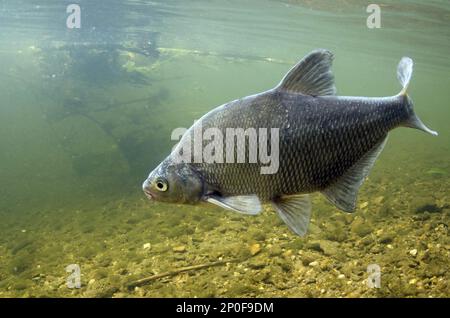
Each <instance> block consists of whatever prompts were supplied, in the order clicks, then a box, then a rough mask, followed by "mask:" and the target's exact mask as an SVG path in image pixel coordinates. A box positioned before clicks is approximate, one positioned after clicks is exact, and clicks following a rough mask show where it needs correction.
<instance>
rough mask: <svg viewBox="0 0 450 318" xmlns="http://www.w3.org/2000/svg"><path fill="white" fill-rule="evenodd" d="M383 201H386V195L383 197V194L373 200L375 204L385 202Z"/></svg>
mask: <svg viewBox="0 0 450 318" xmlns="http://www.w3.org/2000/svg"><path fill="white" fill-rule="evenodd" d="M383 201H384V197H383V196H379V197H376V198H375V199H374V200H373V202H374V203H375V204H381V203H383Z"/></svg>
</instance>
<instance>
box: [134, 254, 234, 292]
mask: <svg viewBox="0 0 450 318" xmlns="http://www.w3.org/2000/svg"><path fill="white" fill-rule="evenodd" d="M240 260H241V259H231V260H223V261H216V262H212V263H206V264H199V265H191V266H186V267H180V268H177V269H174V270H171V271H168V272H164V273H160V274H155V275H152V276H148V277H145V278H142V279H139V280H136V281H134V282H131V283H130V284H128V288H129V289H131V288H134V287H138V286H143V285H146V284H149V283H151V282H152V281H154V280H157V279H160V278H164V277H170V276H175V275H178V274H180V273H183V272H189V271H194V270H199V269H204V268H209V267H214V266H220V265H225V264H227V263H236V262H238V261H240Z"/></svg>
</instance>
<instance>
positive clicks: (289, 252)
mask: <svg viewBox="0 0 450 318" xmlns="http://www.w3.org/2000/svg"><path fill="white" fill-rule="evenodd" d="M283 256H284V257H291V256H292V250H287V251H286V252H284V253H283Z"/></svg>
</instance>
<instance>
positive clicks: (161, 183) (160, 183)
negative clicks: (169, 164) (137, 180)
mask: <svg viewBox="0 0 450 318" xmlns="http://www.w3.org/2000/svg"><path fill="white" fill-rule="evenodd" d="M155 185H156V189H158V190H159V191H161V192H164V191H167V189H168V188H169V186H168V185H167V181H166V180H164V179H161V178H160V179H157V180H156V183H155Z"/></svg>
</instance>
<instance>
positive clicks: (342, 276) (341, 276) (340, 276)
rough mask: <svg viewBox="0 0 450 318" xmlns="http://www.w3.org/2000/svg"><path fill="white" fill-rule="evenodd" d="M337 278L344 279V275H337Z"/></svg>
mask: <svg viewBox="0 0 450 318" xmlns="http://www.w3.org/2000/svg"><path fill="white" fill-rule="evenodd" d="M337 278H338V279H345V275H344V274H339V276H338V277H337Z"/></svg>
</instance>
